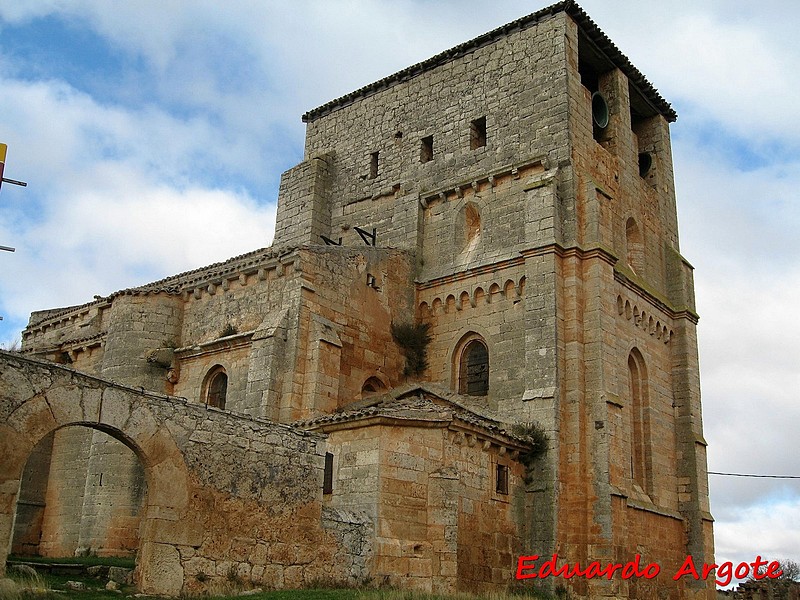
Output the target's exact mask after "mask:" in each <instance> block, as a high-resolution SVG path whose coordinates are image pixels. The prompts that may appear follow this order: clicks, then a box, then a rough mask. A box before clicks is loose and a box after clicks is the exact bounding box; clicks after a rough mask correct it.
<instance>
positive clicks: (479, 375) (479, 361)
mask: <svg viewBox="0 0 800 600" xmlns="http://www.w3.org/2000/svg"><path fill="white" fill-rule="evenodd" d="M458 393H459V394H467V395H469V396H485V395H487V394H488V393H489V350H488V349H487V348H486V344H485V343H484V342H483V340H481V339H478V338H474V339H471V340H470V341H468V342H467V343H466V344H465V345H464V347H463V349H462V350H461V357H460V359H459V368H458Z"/></svg>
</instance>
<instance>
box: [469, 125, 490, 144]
mask: <svg viewBox="0 0 800 600" xmlns="http://www.w3.org/2000/svg"><path fill="white" fill-rule="evenodd" d="M485 145H486V117H481V118H480V119H475V120H474V121H472V122H471V123H470V124H469V147H470V150H476V149H478V148H483V147H484V146H485Z"/></svg>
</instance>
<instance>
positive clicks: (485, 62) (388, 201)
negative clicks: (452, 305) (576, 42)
mask: <svg viewBox="0 0 800 600" xmlns="http://www.w3.org/2000/svg"><path fill="white" fill-rule="evenodd" d="M565 22H566V17H565V15H563V14H556V15H555V16H553V17H552V18H549V19H544V20H542V21H541V22H540V23H538V24H537V25H536V26H534V27H530V28H528V29H525V30H522V31H513V32H509V34H508V35H505V36H502V37H501V38H499V39H498V40H497V41H496V42H495V43H494V44H491V45H487V46H484V47H476V48H475V49H474V51H471V52H467V53H465V55H464V56H458V57H455V58H453V59H452V60H449V61H442V62H441V64H439V65H438V66H436V67H435V68H431V69H428V70H425V71H423V72H421V73H419V74H418V75H417V76H416V77H414V78H409V79H408V80H406V81H403V82H402V83H401V84H397V85H390V86H387V87H386V88H384V89H382V90H380V91H376V92H374V93H371V94H367V95H365V96H364V97H362V98H359V100H358V102H352V103H346V104H344V105H343V106H341V107H338V108H337V109H336V110H333V111H329V112H324V113H323V114H320V115H319V116H318V115H316V114H314V113H312V114H311V116H310V117H309V118H308V119H307V121H308V127H307V133H306V148H305V156H306V161H314V160H318V159H315V157H318V156H325V157H326V158H325V161H326V163H328V164H330V163H331V162H333V163H334V164H335V167H334V168H332V169H330V172H331V175H330V176H329V177H328V178H327V179H326V181H325V188H324V190H325V193H326V198H327V202H328V208H327V210H328V211H329V214H330V217H329V220H328V221H327V223H326V224H327V226H328V228H329V229H328V232H327V233H325V232H322V233H325V235H328V236H329V237H330V238H332V239H334V240H338V238H339V237H342V238H343V243H345V245H355V244H358V243H360V240H359V238H358V236H357V235H356V234H355V232H354V231H353V229H352V228H353V227H356V226H358V227H361V228H363V229H366V230H368V231H371V229H372V228H373V227H374V228H376V229H377V232H378V236H379V240H380V242H379V245H384V246H386V245H391V246H396V247H404V248H409V249H417V247H418V244H419V239H418V236H419V233H418V232H419V229H420V227H425V223H423V222H421V221H420V216H419V210H420V209H419V197H420V196H422V195H424V194H425V193H426V192H428V191H432V190H439V189H440V188H444V189H446V190H452V189H453V188H454V187H456V186H459V185H461V186H464V187H469V186H470V185H472V182H474V181H484V180H486V178H487V177H488V176H490V175H494V174H495V173H496V172H497V171H498V169H500V168H501V167H504V166H507V167H508V169H509V170H510V169H511V168H512V167H516V166H518V165H519V164H520V163H525V162H528V161H530V160H532V159H537V158H538V159H543V160H545V161H547V162H548V163H549V164H553V165H557V164H559V163H560V162H561V161H563V160H566V159H567V158H568V156H569V154H568V146H567V140H568V134H567V126H568V119H567V96H566V92H567V87H566V82H565V78H564V75H565V73H564V65H563V54H564V27H565ZM482 118H483V119H485V142H484V144H483V145H480V146H477V147H473V146H474V143H473V142H472V141H471V126H472V123H473V122H474V121H477V120H479V119H482ZM428 137H431V138H432V148H433V151H432V155H431V159H430V160H424V159H423V158H422V152H421V146H422V144H423V138H428ZM376 154H377V159H376V158H375V155H376ZM374 161H376V163H377V164H376V166H374ZM303 168H304V169H308V168H310V167H303ZM329 168H330V167H329ZM296 169H297V168H296ZM295 177H297V175H295V174H294V171H292V172H290V173H287V175H286V176H285V178H284V179H285V180H288V179H293V178H295ZM306 177H308V175H306ZM283 192H284V193H282V194H281V198H280V203H279V211H278V220H277V227H276V237H275V243H276V244H281V243H284V238H286V239H285V241H286V242H294V241H302V242H306V243H307V242H311V243H319V239H318V238H317V239H312V238H313V235H318V234H317V233H316V232H315V233H314V234H313V235H311V233H310V229H308V228H307V229H308V231H309V236H310V237H306V238H305V239H302V238H298V237H296V235H295V234H292V235H289V233H288V232H289V231H290V229H291V226H290V224H291V223H292V222H293V219H295V218H296V214H299V213H301V212H302V211H301V210H300V208H299V207H303V206H307V204H308V200H307V197H308V193H307V192H303V191H302V190H297V191H295V190H294V188H290V187H288V186H284V189H283ZM319 214H321V213H319ZM325 216H326V217H327V214H326V215H325ZM423 220H424V219H423ZM323 221H324V219H323ZM506 222H507V223H509V224H510V223H512V222H514V221H513V220H512V219H509V220H508V221H506ZM291 230H292V231H294V230H293V229H291ZM496 231H497V233H498V234H499V233H500V232H501V230H500V229H497V230H496ZM284 232H287V233H285V234H284ZM432 235H435V233H433V234H432ZM489 238H490V236H488V235H487V239H486V241H485V245H489V244H490V243H491V242H490V239H489ZM449 240H450V236H448V237H447V239H446V240H445V243H446V244H449V243H450V241H449ZM502 246H503V240H502V237H501V236H498V238H497V239H496V240H495V242H494V246H493V249H494V250H499V249H500V248H501V247H502ZM427 264H430V266H431V267H434V268H435V267H439V266H443V265H440V264H439V265H436V264H434V263H427Z"/></svg>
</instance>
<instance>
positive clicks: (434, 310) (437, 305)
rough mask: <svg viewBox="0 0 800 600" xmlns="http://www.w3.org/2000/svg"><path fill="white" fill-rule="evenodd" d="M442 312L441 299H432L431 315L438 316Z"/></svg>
mask: <svg viewBox="0 0 800 600" xmlns="http://www.w3.org/2000/svg"><path fill="white" fill-rule="evenodd" d="M442 312H444V307H443V305H442V299H441V298H434V299H433V304H431V314H433V315H440V314H442Z"/></svg>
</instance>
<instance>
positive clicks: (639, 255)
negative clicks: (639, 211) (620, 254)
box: [625, 217, 644, 275]
mask: <svg viewBox="0 0 800 600" xmlns="http://www.w3.org/2000/svg"><path fill="white" fill-rule="evenodd" d="M625 256H626V258H627V261H628V266H629V267H630V268H631V269H632V270H633V272H634V273H637V274H638V275H642V274H643V273H644V237H643V235H642V231H641V230H640V229H639V225H637V223H636V219H634V218H633V217H630V218H629V219H628V220H627V221H626V222H625Z"/></svg>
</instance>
